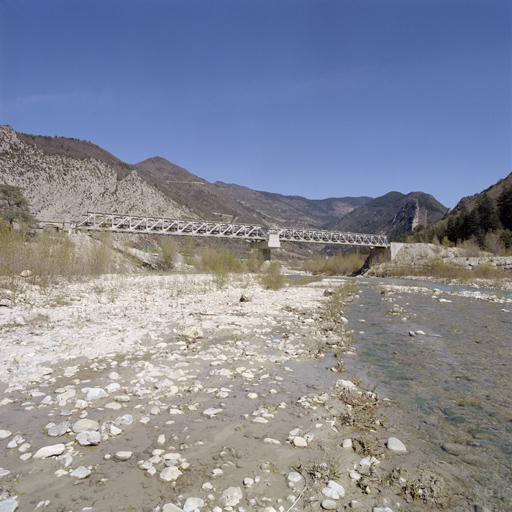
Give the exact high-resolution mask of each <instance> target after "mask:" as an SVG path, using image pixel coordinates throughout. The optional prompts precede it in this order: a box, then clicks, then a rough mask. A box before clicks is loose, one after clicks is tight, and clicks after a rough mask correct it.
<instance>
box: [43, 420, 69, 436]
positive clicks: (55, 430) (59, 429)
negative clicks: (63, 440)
mask: <svg viewBox="0 0 512 512" xmlns="http://www.w3.org/2000/svg"><path fill="white" fill-rule="evenodd" d="M68 428H69V421H64V422H62V423H59V424H58V425H54V426H53V427H50V428H49V429H48V431H47V434H48V435H49V436H50V437H59V436H63V435H64V434H65V433H66V432H67V431H68Z"/></svg>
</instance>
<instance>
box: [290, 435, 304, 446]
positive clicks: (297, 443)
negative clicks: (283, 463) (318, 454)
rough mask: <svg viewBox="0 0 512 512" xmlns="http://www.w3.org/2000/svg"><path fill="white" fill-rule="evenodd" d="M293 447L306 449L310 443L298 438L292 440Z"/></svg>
mask: <svg viewBox="0 0 512 512" xmlns="http://www.w3.org/2000/svg"><path fill="white" fill-rule="evenodd" d="M292 444H293V446H296V447H297V448H306V447H307V445H308V442H307V441H306V440H305V439H304V438H303V437H300V436H296V437H294V438H293V439H292Z"/></svg>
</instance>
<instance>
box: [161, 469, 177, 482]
mask: <svg viewBox="0 0 512 512" xmlns="http://www.w3.org/2000/svg"><path fill="white" fill-rule="evenodd" d="M181 475H182V472H181V471H180V470H179V469H178V468H177V467H175V466H170V467H168V468H165V469H164V470H163V471H162V472H161V473H160V480H162V481H164V482H175V481H176V480H178V478H179V477H180V476H181Z"/></svg>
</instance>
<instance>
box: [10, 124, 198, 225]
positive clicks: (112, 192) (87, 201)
mask: <svg viewBox="0 0 512 512" xmlns="http://www.w3.org/2000/svg"><path fill="white" fill-rule="evenodd" d="M0 183H6V184H8V185H16V186H20V187H23V188H24V189H25V191H24V195H25V197H26V198H27V200H28V201H29V202H30V204H31V208H32V212H33V213H34V214H35V215H36V217H37V218H38V219H39V220H76V219H79V218H80V216H81V215H82V214H84V213H86V212H88V211H97V212H119V213H131V214H134V215H137V214H139V215H153V216H161V217H186V218H194V217H195V215H194V214H193V212H192V211H190V210H189V209H187V208H185V207H183V206H181V205H179V204H178V203H176V202H174V201H173V200H172V199H170V198H169V197H167V196H166V195H164V194H163V193H162V192H160V191H159V190H157V189H156V188H155V187H153V186H151V185H149V184H148V183H147V182H146V181H144V180H143V179H142V178H141V177H140V176H139V175H138V174H137V172H136V171H135V170H132V171H131V172H130V173H129V174H128V175H127V176H125V177H124V178H122V179H118V174H117V172H116V170H115V169H114V168H113V167H112V165H109V164H108V163H105V162H102V161H100V160H97V159H94V158H73V157H67V156H64V155H58V154H48V153H45V152H44V151H42V150H41V149H39V148H38V147H37V143H36V144H35V145H30V144H27V143H25V142H23V141H22V140H21V139H20V138H19V137H18V136H17V134H16V132H15V131H14V130H13V129H12V128H11V127H10V126H0Z"/></svg>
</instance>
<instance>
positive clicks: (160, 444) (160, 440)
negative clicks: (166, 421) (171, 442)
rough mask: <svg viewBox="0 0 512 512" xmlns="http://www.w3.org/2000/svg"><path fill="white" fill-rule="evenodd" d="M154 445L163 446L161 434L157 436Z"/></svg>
mask: <svg viewBox="0 0 512 512" xmlns="http://www.w3.org/2000/svg"><path fill="white" fill-rule="evenodd" d="M156 444H158V445H159V446H163V445H164V444H165V436H164V434H161V435H159V436H158V439H157V440H156Z"/></svg>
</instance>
